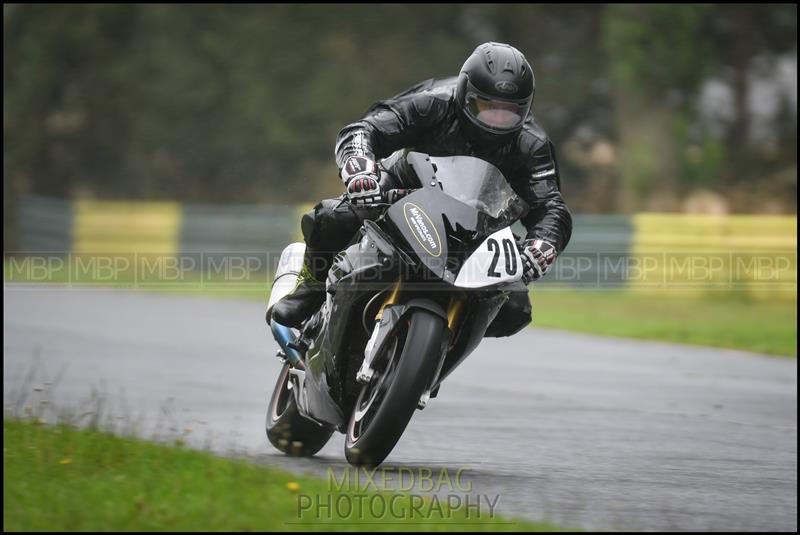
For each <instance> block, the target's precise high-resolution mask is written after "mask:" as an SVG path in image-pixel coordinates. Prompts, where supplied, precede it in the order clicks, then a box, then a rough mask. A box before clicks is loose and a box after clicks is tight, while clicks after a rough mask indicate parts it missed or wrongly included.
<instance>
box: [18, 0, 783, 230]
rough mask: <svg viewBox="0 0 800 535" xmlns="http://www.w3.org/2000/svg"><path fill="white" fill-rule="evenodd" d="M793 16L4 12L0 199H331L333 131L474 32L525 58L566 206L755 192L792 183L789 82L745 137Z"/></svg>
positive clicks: (664, 11) (207, 8)
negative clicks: (706, 108)
mask: <svg viewBox="0 0 800 535" xmlns="http://www.w3.org/2000/svg"><path fill="white" fill-rule="evenodd" d="M796 15H797V8H796V6H791V5H788V6H775V5H762V4H759V5H751V6H747V5H737V6H728V5H711V4H710V5H611V6H604V5H544V4H535V5H519V4H463V5H459V4H449V5H448V4H434V5H413V6H411V5H398V4H381V5H369V6H367V5H357V4H341V5H330V6H328V5H320V4H316V5H287V4H283V5H282V4H270V5H246V4H236V5H221V4H218V5H214V4H206V5H179V4H156V5H94V4H84V5H62V4H55V5H9V4H4V6H3V28H4V35H3V44H4V52H3V54H4V65H5V67H4V75H3V87H4V97H3V111H4V121H3V131H4V134H5V140H6V141H5V143H4V149H3V151H4V165H3V171H4V180H3V183H4V193H5V196H6V197H7V198H13V197H14V196H15V195H18V194H20V193H25V192H34V193H37V194H43V195H51V196H59V197H78V196H94V197H100V198H162V199H177V200H186V201H203V202H223V201H230V202H235V201H236V202H255V201H261V202H301V201H303V202H310V201H313V200H315V199H318V198H320V197H323V196H329V195H335V194H338V193H339V192H340V191H341V184H340V183H339V181H338V179H337V178H336V169H335V166H334V162H333V145H334V140H335V137H336V134H337V132H338V130H339V129H340V128H341V127H342V126H344V125H345V124H347V123H349V122H351V121H354V120H356V119H357V118H358V117H360V116H361V114H362V113H363V112H364V111H365V110H366V109H367V108H368V107H369V106H370V105H371V104H372V103H373V102H374V101H375V100H377V99H380V98H384V97H387V96H390V95H393V94H396V93H398V92H400V91H402V90H403V89H405V88H407V87H409V86H411V85H412V84H414V83H416V82H418V81H420V80H423V79H426V78H430V77H446V76H451V75H455V74H457V73H458V69H459V67H460V66H461V64H462V63H463V61H464V60H465V59H466V57H467V56H468V55H469V53H470V52H471V51H472V50H473V49H474V47H475V46H476V45H478V44H479V43H481V42H483V41H485V40H498V41H505V42H509V43H512V44H514V45H515V46H517V47H518V48H519V49H520V50H522V51H523V52H524V53H525V54H526V56H527V57H528V59H529V60H530V61H531V63H532V65H533V67H534V71H535V73H536V77H537V94H536V99H535V102H534V114H535V115H536V117H537V119H538V120H539V121H540V122H541V124H542V125H543V126H544V128H545V129H546V130H547V132H548V134H549V135H550V137H551V138H552V139H553V141H554V142H555V145H556V149H557V151H558V154H559V157H560V164H561V167H562V169H563V175H564V176H563V184H564V189H565V194H566V195H567V198H568V202H569V203H570V206H571V207H573V209H575V210H576V211H592V210H609V209H620V208H622V209H625V210H633V209H638V208H642V207H647V206H650V207H653V206H654V205H653V202H652V199H661V201H662V202H661V204H660V205H659V206H660V207H662V208H675V207H676V203H677V202H678V200H679V198H680V196H681V195H683V194H685V193H687V192H689V191H691V190H693V189H696V188H716V189H717V190H719V191H721V192H723V193H724V192H725V191H726V188H730V187H734V186H736V185H737V184H738V185H740V187H741V188H746V187H749V186H748V184H750V183H753V182H754V181H756V180H761V181H764V180H770V181H772V182H771V183H773V184H776V185H780V184H783V186H780V187H778V186H776V188H777V189H775V191H776V192H782V191H785V190H786V188H790V189H791V188H792V187H793V188H794V190H795V191H796V165H797V164H796V148H795V147H796V137H797V135H796V121H797V119H796V117H797V111H796V83H795V86H794V101H793V103H792V102H788V101H787V102H784V103H783V104H782V106H784V107H783V108H781V109H783V110H785V111H788V113H783V114H778V112H776V111H774V110H773V112H774V113H775V114H776V116H777V118H776V119H775V124H774V128H772V131H773V132H774V136H772V137H773V141H771V142H770V143H766V142H764V141H763V140H754V138H753V131H754V130H753V128H752V127H751V126H750V122H751V118H752V117H753V111H752V110H753V100H754V95H756V94H757V93H756V92H755V91H754V88H753V87H752V84H753V80H754V79H755V78H754V76H755V74H754V72H755V70H754V69H755V66H759V65H762V66H763V65H767V66H768V67H769V68H772V69H773V70H775V69H777V68H778V67H777V65H778V64H779V61H783V60H782V59H781V58H785V55H786V54H790V55H791V54H792V52H793V54H794V55H793V56H792V57H794V58H795V59H794V71H792V72H795V76H796V38H797V23H796ZM782 55H783V56H782ZM781 65H782V64H781ZM770 72H772V71H770ZM762 79H763V77H762ZM709 80H715V81H717V82H718V84H719V85H720V86H721V87H725V88H730V91H731V94H732V95H734V96H733V97H732V102H733V104H732V106H733V108H734V110H733V111H732V112H731V113H732V116H733V117H734V118H733V119H732V120H731V121H730V124H728V123H726V122H725V121H721V120H716V122H715V123H712V124H711V125H710V126H709V124H707V122H703V121H704V119H703V117H701V116H702V114H701V113H700V112H701V111H703V110H702V109H701V108H702V106H700V105H699V104H698V102H699V96H700V95H701V93H702V92H703V88H704V87H705V85H704V84H707V83H708V82H709ZM776 109H777V108H776ZM701 119H703V120H701ZM723 123H724V124H723ZM759 124H760V123H759ZM770 124H771V123H770ZM718 126H724V128H722V129H721V131H722V135H716V134H715V131H716V130H718V128H717V127H718ZM712 127H713V128H712ZM567 147H569V148H570V149H569V150H567ZM617 170H619V176H617ZM737 187H739V186H737ZM781 188H783V189H781ZM600 190H603V191H606V192H608V194H605V195H601V194H599V191H600ZM742 191H745V190H744V189H743V190H742ZM776 195H778V196H786V195H785V193H777V194H776ZM599 199H603V200H602V201H600V200H599ZM648 199H649V200H648ZM6 206H8V204H6ZM659 206H656V207H659ZM6 221H8V220H6Z"/></svg>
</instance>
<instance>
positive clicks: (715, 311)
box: [531, 289, 797, 357]
mask: <svg viewBox="0 0 800 535" xmlns="http://www.w3.org/2000/svg"><path fill="white" fill-rule="evenodd" d="M531 300H532V302H533V319H534V324H535V325H536V326H539V327H553V328H556V329H565V330H570V331H578V332H585V333H591V334H603V335H611V336H623V337H627V338H640V339H647V340H661V341H666V342H678V343H685V344H697V345H706V346H714V347H722V348H728V349H742V350H746V351H754V352H757V353H766V354H770V355H778V356H795V357H796V356H797V302H796V301H788V300H770V301H766V300H758V299H750V298H748V297H747V296H744V295H741V294H737V293H719V294H713V295H708V294H705V295H692V294H677V295H673V294H667V293H666V292H664V293H657V294H650V295H648V294H644V293H637V292H631V291H624V290H620V291H604V292H591V291H575V290H572V291H570V290H564V291H559V290H551V289H547V290H542V291H537V289H534V290H533V292H532V293H531Z"/></svg>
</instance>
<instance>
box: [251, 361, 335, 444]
mask: <svg viewBox="0 0 800 535" xmlns="http://www.w3.org/2000/svg"><path fill="white" fill-rule="evenodd" d="M290 368H291V366H290V365H289V363H288V362H287V363H284V365H283V368H282V369H281V373H280V375H279V376H278V382H277V383H276V384H275V390H274V391H273V392H272V398H270V400H269V406H268V407H267V422H266V428H267V438H268V439H269V441H270V443H272V445H273V446H275V447H276V448H278V449H279V450H280V451H282V452H283V453H285V454H286V455H290V456H293V457H310V456H312V455H314V454H315V453H317V452H318V451H319V450H321V449H322V447H323V446H324V445H325V444H327V443H328V440H330V438H331V435H332V434H333V429H330V428H327V427H323V426H321V425H317V424H316V423H315V422H312V421H311V420H309V419H307V418H304V417H303V416H301V415H300V412H299V411H298V410H297V402H296V401H295V398H294V392H293V391H292V389H291V388H290V386H291V381H290V377H289V369H290Z"/></svg>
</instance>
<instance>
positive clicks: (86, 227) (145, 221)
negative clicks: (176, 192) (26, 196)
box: [72, 201, 181, 254]
mask: <svg viewBox="0 0 800 535" xmlns="http://www.w3.org/2000/svg"><path fill="white" fill-rule="evenodd" d="M74 209H75V216H74V219H73V246H72V250H73V251H74V252H75V253H88V254H97V253H155V254H175V253H176V252H177V251H178V243H179V238H180V236H179V234H180V222H181V206H180V204H178V203H173V202H121V201H120V202H118V201H77V202H75V205H74Z"/></svg>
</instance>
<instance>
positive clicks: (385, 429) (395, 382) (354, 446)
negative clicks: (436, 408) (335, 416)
mask: <svg viewBox="0 0 800 535" xmlns="http://www.w3.org/2000/svg"><path fill="white" fill-rule="evenodd" d="M445 328H446V325H445V322H444V320H443V319H442V318H441V317H439V316H438V315H436V314H433V313H431V312H428V311H427V310H421V309H417V310H414V311H413V312H412V313H411V315H410V317H409V319H408V321H407V323H406V324H405V325H404V326H401V327H399V328H398V329H397V332H396V334H395V339H394V340H392V341H389V342H387V348H388V349H387V354H386V356H385V358H381V356H379V357H378V359H376V361H380V362H381V364H380V365H378V364H376V368H377V367H378V366H380V367H381V368H382V369H380V370H379V369H376V370H375V375H374V377H373V379H372V381H370V383H369V384H367V385H364V386H363V387H362V388H361V392H360V393H359V395H358V399H357V400H356V404H355V407H354V409H353V413H352V414H351V415H350V422H349V424H348V426H347V437H346V439H345V447H344V452H345V456H346V457H347V461H348V462H349V463H350V464H352V465H356V466H358V465H367V466H377V465H379V464H380V463H382V462H383V460H384V459H385V458H386V457H387V456H388V455H389V453H390V452H391V451H392V449H394V447H395V445H396V444H397V441H398V440H400V436H401V435H402V434H403V431H405V429H406V426H408V423H409V421H410V420H411V417H412V416H413V415H414V411H415V410H416V408H417V404H418V402H419V399H420V397H421V396H422V394H423V393H424V392H425V390H426V389H427V388H428V386H429V385H430V381H431V379H432V377H433V374H434V373H435V372H436V366H437V364H438V359H439V357H440V355H439V351H440V348H441V343H442V336H444V334H445Z"/></svg>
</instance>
